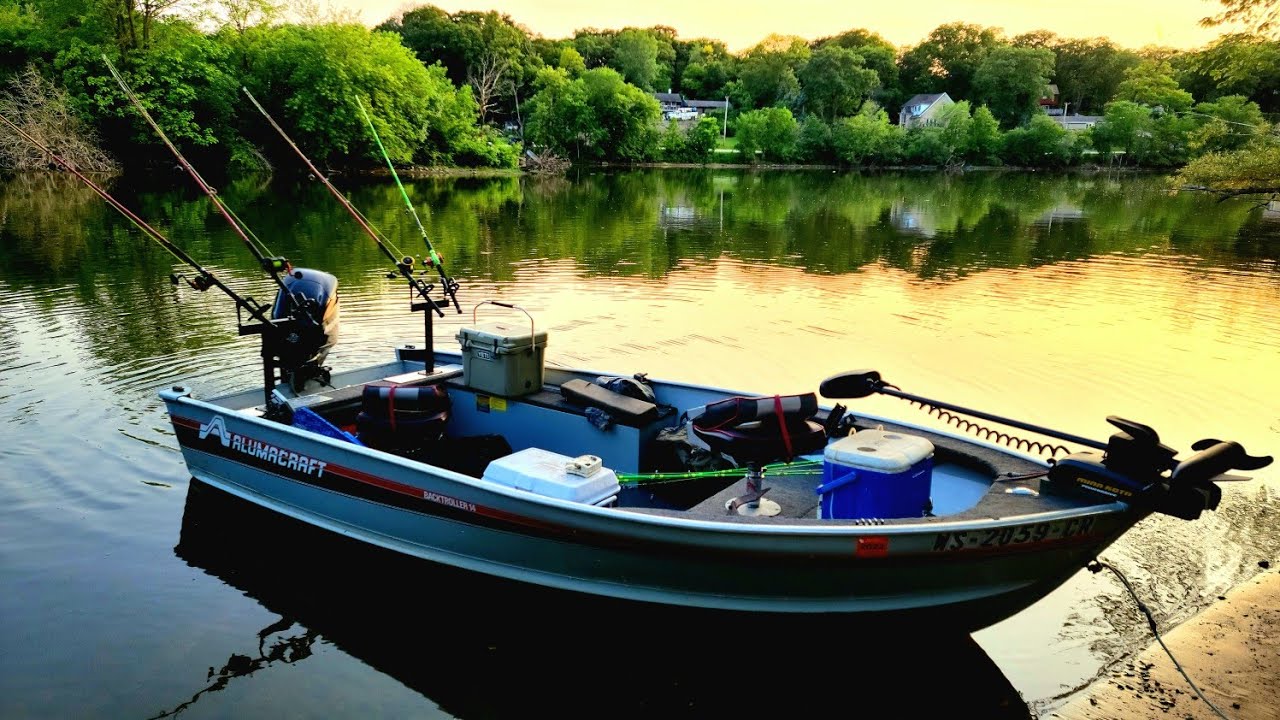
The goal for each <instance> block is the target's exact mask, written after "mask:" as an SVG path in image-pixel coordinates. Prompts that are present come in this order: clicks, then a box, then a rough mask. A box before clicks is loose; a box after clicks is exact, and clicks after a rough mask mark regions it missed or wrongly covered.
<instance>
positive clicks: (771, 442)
mask: <svg viewBox="0 0 1280 720" xmlns="http://www.w3.org/2000/svg"><path fill="white" fill-rule="evenodd" d="M817 410H818V399H817V396H816V395H814V394H813V393H805V394H803V395H775V396H773V397H757V398H744V397H733V398H728V399H726V400H721V401H719V402H715V403H712V404H710V405H708V406H707V407H706V410H705V411H704V412H703V413H702V414H701V415H699V416H698V417H696V418H694V419H693V433H694V434H695V435H697V436H698V437H699V438H700V439H702V441H703V442H705V443H706V444H707V446H708V447H710V448H711V449H712V450H714V451H716V452H720V453H724V454H725V455H728V456H729V457H732V458H733V459H734V460H736V461H737V462H738V463H740V464H756V465H763V464H765V463H769V462H772V461H775V460H791V459H792V458H794V457H796V456H797V455H806V454H809V453H812V452H816V451H818V450H820V449H822V448H823V447H824V446H826V444H827V434H826V430H825V429H824V428H823V427H822V425H820V424H818V423H816V422H814V421H813V420H811V419H810V418H812V417H813V416H814V415H815V414H816V413H817Z"/></svg>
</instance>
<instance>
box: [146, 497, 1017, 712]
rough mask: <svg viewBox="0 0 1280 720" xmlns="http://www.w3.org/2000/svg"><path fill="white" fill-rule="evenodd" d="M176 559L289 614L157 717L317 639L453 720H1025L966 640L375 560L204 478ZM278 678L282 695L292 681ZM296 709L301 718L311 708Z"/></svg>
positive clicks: (389, 557) (212, 694)
mask: <svg viewBox="0 0 1280 720" xmlns="http://www.w3.org/2000/svg"><path fill="white" fill-rule="evenodd" d="M175 551H176V553H177V554H178V556H179V557H181V558H182V559H183V560H185V561H186V562H188V563H189V564H191V565H193V566H195V567H198V568H201V569H203V570H204V571H205V572H207V573H209V574H211V575H214V576H216V577H218V578H220V579H221V580H223V581H224V582H226V583H227V584H229V585H231V586H233V587H235V588H237V589H239V590H240V591H242V592H244V593H245V594H246V595H248V596H249V597H251V598H253V599H254V600H256V601H257V602H259V603H261V604H262V606H263V607H264V608H266V609H267V610H268V611H270V612H271V613H275V614H277V615H279V616H280V619H279V620H278V621H276V622H273V623H272V624H270V625H268V626H267V627H265V628H262V629H261V630H260V631H258V632H257V633H256V636H248V637H246V638H245V639H244V647H243V648H242V649H240V650H238V651H236V652H234V653H232V654H231V655H230V657H229V658H227V659H225V660H222V659H219V660H218V661H217V662H215V663H213V664H214V665H215V666H216V667H217V668H218V669H214V668H213V667H211V668H210V669H209V671H208V673H207V677H202V676H203V675H205V673H203V672H202V673H200V674H199V676H198V675H196V674H195V673H193V677H192V678H191V683H192V685H193V686H194V687H197V688H199V689H198V690H196V691H195V692H194V694H193V696H192V697H191V698H189V699H183V700H182V701H181V702H179V703H175V704H174V706H173V707H172V708H171V709H169V710H166V711H165V712H164V713H161V714H158V715H156V717H166V716H170V715H173V714H176V713H178V712H181V711H183V710H185V709H186V708H188V707H191V706H192V705H193V704H195V703H202V704H207V703H217V702H219V701H218V700H217V698H216V693H218V692H219V691H221V690H223V689H224V688H226V687H227V686H228V685H229V684H231V683H236V682H241V681H242V680H241V679H242V678H245V677H248V676H250V675H254V674H263V673H271V671H272V669H273V668H278V667H279V666H281V665H287V664H294V663H299V662H303V661H305V660H307V659H308V658H309V657H311V656H312V654H313V652H314V649H315V645H316V643H318V642H319V643H328V644H332V645H335V646H337V647H338V648H340V649H342V650H343V651H345V652H346V653H348V654H350V655H351V656H353V657H355V658H358V659H359V660H360V661H362V662H364V663H365V664H367V665H369V666H371V667H373V668H375V669H377V670H378V671H379V672H382V673H386V674H388V675H390V676H392V677H394V678H395V679H396V680H398V681H399V682H401V683H403V684H404V685H406V686H408V687H410V688H412V689H414V690H415V691H417V692H419V693H421V694H422V695H423V696H425V697H426V698H428V699H429V700H431V701H433V702H435V703H436V704H437V705H438V706H439V707H440V708H441V709H442V710H443V711H445V712H447V713H448V714H450V715H453V716H455V717H459V718H487V717H509V716H516V715H520V714H527V713H528V712H530V711H535V712H545V713H548V714H551V715H554V716H557V717H600V716H602V715H607V716H609V717H669V716H672V715H680V716H696V717H706V716H708V715H720V714H731V713H746V714H748V715H749V716H752V717H760V716H762V715H763V714H771V713H781V714H783V715H782V716H788V717H794V716H797V715H806V714H817V713H822V714H823V715H830V714H833V713H837V712H838V713H841V714H844V713H847V712H849V711H850V709H854V708H869V707H887V708H892V711H891V712H890V713H889V714H891V715H892V716H894V717H921V718H924V717H930V718H931V717H937V716H938V712H939V704H945V705H946V708H947V710H946V714H948V715H951V714H955V715H956V716H959V713H963V714H964V715H966V716H977V717H982V718H1029V717H1030V715H1029V713H1028V710H1027V708H1026V705H1025V704H1024V703H1023V701H1022V700H1021V698H1020V697H1019V696H1018V693H1017V692H1016V691H1015V690H1014V689H1013V688H1012V687H1011V686H1010V685H1009V683H1008V681H1007V680H1005V679H1004V676H1003V675H1002V674H1001V672H1000V670H999V669H998V668H997V667H996V666H995V664H994V663H993V662H992V661H991V659H990V658H989V657H987V656H986V654H985V653H984V652H983V651H982V650H981V649H979V648H978V647H977V645H976V644H974V643H973V641H972V640H971V639H970V638H968V637H967V636H961V637H941V636H936V635H931V636H928V637H923V636H922V637H910V636H904V635H903V634H902V633H901V632H898V633H896V634H894V635H883V634H878V633H877V632H876V631H875V630H874V629H873V628H867V627H856V626H851V625H847V624H841V623H834V622H831V621H823V622H807V623H802V624H784V623H782V622H781V621H774V620H763V621H761V622H755V621H751V620H746V621H744V620H743V619H742V618H741V617H739V616H734V617H733V618H732V619H727V618H726V619H722V618H720V617H719V616H717V614H715V613H697V614H688V613H680V614H672V613H667V612H658V611H654V610H652V609H647V608H643V607H642V606H639V605H635V604H624V603H615V602H610V601H583V600H581V599H578V598H575V597H573V596H570V595H567V594H565V593H560V592H552V591H544V590H536V589H532V588H526V587H524V586H518V585H515V584H513V583H508V582H504V581H498V580H494V579H490V578H485V577H482V576H477V575H472V574H469V573H463V572H460V571H455V570H450V569H446V568H442V567H438V566H435V565H433V564H430V563H426V562H424V561H419V560H416V559H411V558H406V557H402V556H399V555H396V554H394V553H390V552H387V551H382V550H376V549H371V548H368V547H367V546H363V545H361V544H360V543H356V542H354V541H351V540H348V539H345V538H339V537H338V536H336V535H332V534H330V533H327V532H324V531H320V530H317V529H314V528H311V527H309V526H306V525H303V524H301V523H298V522H296V521H292V520H287V519H284V518H282V517H281V516H279V515H276V514H274V513H270V512H268V511H265V510H262V509H260V508H258V507H257V506H253V505H250V504H248V503H245V502H244V501H241V500H239V499H236V498H232V497H230V496H228V495H225V494H224V493H222V492H220V491H218V490H215V489H213V488H210V487H208V486H206V485H203V484H202V483H200V482H199V481H195V480H193V481H192V483H191V486H190V490H189V492H188V496H187V505H186V510H185V514H184V516H183V522H182V534H181V540H180V542H179V544H178V546H177V548H176V549H175ZM211 660H212V659H211ZM271 681H272V682H273V683H277V684H278V686H277V689H278V691H285V690H286V687H284V686H286V685H287V684H288V683H289V678H288V676H287V674H283V675H282V674H278V673H277V674H275V675H272V676H271ZM352 690H356V691H358V689H354V688H347V691H348V692H350V691H352ZM298 702H299V703H300V705H299V707H297V708H296V709H297V711H298V712H299V714H303V715H306V714H309V712H310V711H312V710H314V709H315V708H312V707H309V706H308V700H307V699H305V698H301V697H300V698H298ZM320 702H323V699H321V700H320ZM203 709H205V710H206V711H208V710H209V708H203ZM212 714H219V712H218V711H217V710H216V709H215V710H213V711H212Z"/></svg>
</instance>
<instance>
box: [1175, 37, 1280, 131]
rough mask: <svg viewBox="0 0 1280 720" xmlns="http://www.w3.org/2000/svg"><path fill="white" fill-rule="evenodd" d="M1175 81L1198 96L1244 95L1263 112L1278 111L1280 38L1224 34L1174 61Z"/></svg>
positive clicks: (1279, 94) (1279, 103)
mask: <svg viewBox="0 0 1280 720" xmlns="http://www.w3.org/2000/svg"><path fill="white" fill-rule="evenodd" d="M1174 68H1175V70H1177V71H1178V77H1177V79H1178V84H1179V85H1180V86H1181V87H1182V88H1183V89H1184V90H1187V91H1189V92H1190V93H1191V94H1192V95H1194V96H1195V97H1197V98H1200V99H1201V100H1215V99H1217V98H1219V97H1222V96H1224V95H1243V96H1245V97H1247V98H1249V99H1250V100H1252V101H1254V102H1256V103H1258V105H1259V106H1260V107H1261V108H1262V110H1263V112H1280V40H1268V39H1266V38H1264V37H1261V36H1257V35H1224V36H1222V37H1220V38H1218V39H1217V40H1215V41H1214V42H1213V43H1211V44H1210V45H1209V46H1208V47H1206V48H1203V49H1201V50H1199V51H1196V52H1191V53H1186V54H1185V55H1182V56H1179V57H1178V58H1176V59H1175V61H1174Z"/></svg>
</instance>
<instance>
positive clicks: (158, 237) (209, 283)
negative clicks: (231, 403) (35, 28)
mask: <svg viewBox="0 0 1280 720" xmlns="http://www.w3.org/2000/svg"><path fill="white" fill-rule="evenodd" d="M0 122H3V123H4V124H5V125H7V126H9V129H11V130H13V131H14V132H15V133H17V134H18V136H19V137H21V138H22V139H24V140H26V141H27V142H29V143H31V144H32V145H33V146H35V147H36V148H37V149H39V150H40V151H41V152H43V153H44V154H45V155H47V156H48V157H49V158H50V159H51V160H53V161H54V162H55V163H57V164H58V165H59V166H60V167H62V168H63V169H65V170H66V171H67V172H69V173H71V174H73V175H75V176H76V177H77V178H79V179H80V181H81V182H83V183H84V184H85V185H86V186H88V188H89V189H90V190H92V191H93V192H94V193H96V194H97V195H98V197H100V198H102V199H103V200H104V201H105V202H106V203H107V204H108V205H110V206H111V207H113V208H115V209H116V210H117V211H118V212H119V213H120V214H121V215H124V216H125V217H126V218H128V220H129V221H130V222H132V223H133V224H134V226H136V227H137V228H138V229H139V230H141V231H142V234H143V235H146V236H147V237H149V238H151V239H152V240H154V241H155V242H156V243H158V244H159V245H160V247H162V248H164V249H165V250H166V251H167V252H168V253H169V254H170V255H172V256H174V257H175V258H177V259H178V261H179V262H182V263H184V264H186V265H189V266H191V267H192V268H194V269H195V271H196V272H198V273H200V277H199V278H198V279H197V280H195V281H191V280H188V281H187V284H189V285H191V286H192V287H193V288H195V289H196V290H201V291H203V290H208V289H209V288H210V287H216V288H218V289H219V290H222V291H223V292H224V293H226V294H227V295H228V296H229V297H230V298H231V299H232V300H234V301H235V302H236V304H237V305H238V306H240V307H242V308H244V309H245V310H247V311H248V312H249V314H250V315H252V316H254V317H255V318H257V319H258V320H261V321H263V322H266V309H265V308H264V307H263V306H261V305H258V304H257V303H256V302H250V299H249V298H243V297H241V296H240V295H238V294H237V293H236V292H235V291H233V290H232V289H231V288H229V287H227V286H226V285H225V284H224V283H223V282H222V281H221V280H220V279H218V278H217V277H216V276H215V275H214V274H213V273H212V272H210V271H209V270H206V269H205V268H204V267H203V266H201V265H200V263H198V262H196V261H195V258H192V257H191V256H190V255H188V254H187V253H186V251H184V250H183V249H182V248H180V247H178V246H177V245H174V244H173V242H171V241H170V240H169V239H168V238H166V237H165V236H164V234H163V233H161V232H160V231H159V230H156V229H155V228H153V227H151V226H150V225H148V224H147V222H146V221H145V220H143V219H142V218H140V217H138V215H137V214H135V213H134V212H133V211H132V210H130V209H129V208H127V207H125V205H124V203H121V202H120V201H119V200H116V199H115V198H114V197H112V196H111V194H110V193H108V192H107V191H106V190H103V189H102V188H101V187H99V186H98V184H97V183H95V182H93V181H92V180H90V179H89V178H88V177H86V176H85V175H84V173H82V172H80V171H79V170H78V169H77V168H76V167H75V166H74V165H72V164H71V163H70V162H68V161H67V160H65V159H63V158H62V157H61V156H59V155H58V154H57V153H55V152H53V151H52V150H50V149H49V148H47V147H45V146H44V145H43V144H41V143H40V141H38V140H36V139H35V138H34V137H32V136H31V135H30V134H28V133H27V132H26V131H24V130H23V129H22V128H20V127H18V126H17V125H15V124H14V123H13V121H11V120H10V119H9V118H7V117H5V116H3V115H0ZM174 282H175V283H176V282H177V276H174Z"/></svg>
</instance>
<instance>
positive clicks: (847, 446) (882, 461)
mask: <svg viewBox="0 0 1280 720" xmlns="http://www.w3.org/2000/svg"><path fill="white" fill-rule="evenodd" d="M931 455H933V443H931V442H929V441H928V440H927V439H925V438H922V437H920V436H918V435H908V434H906V433H901V432H892V431H889V430H880V429H872V430H860V431H858V432H856V433H854V434H853V435H850V436H848V437H843V438H840V439H839V440H836V441H835V442H833V443H831V444H830V445H828V446H827V449H826V452H825V453H824V454H823V456H824V458H825V459H826V460H827V461H828V462H835V463H839V464H841V465H848V466H851V467H857V468H863V469H865V470H875V471H877V472H883V473H897V472H905V471H907V470H909V469H911V466H913V465H915V464H916V463H918V462H920V461H921V460H924V459H926V458H928V457H929V456H931Z"/></svg>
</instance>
